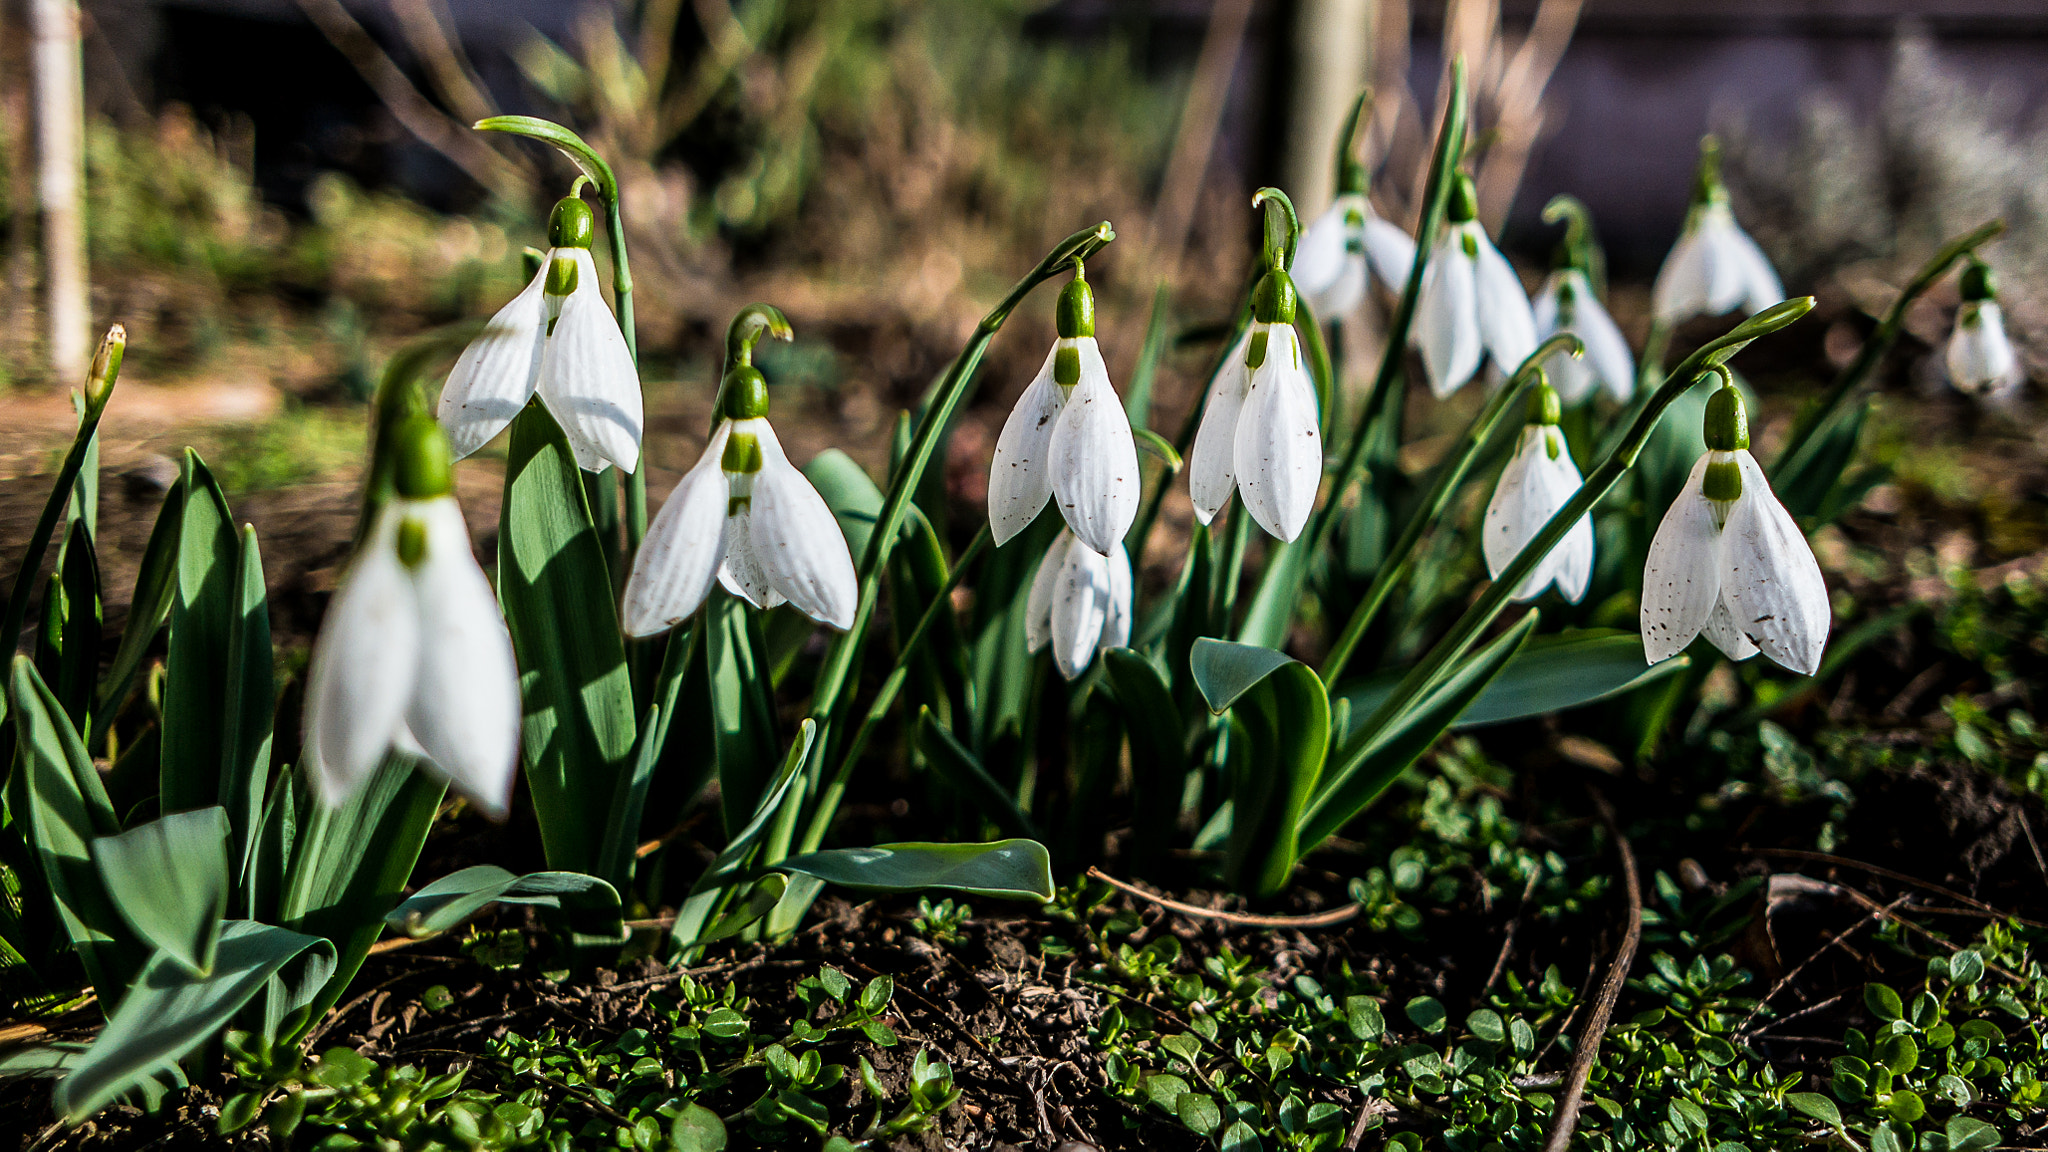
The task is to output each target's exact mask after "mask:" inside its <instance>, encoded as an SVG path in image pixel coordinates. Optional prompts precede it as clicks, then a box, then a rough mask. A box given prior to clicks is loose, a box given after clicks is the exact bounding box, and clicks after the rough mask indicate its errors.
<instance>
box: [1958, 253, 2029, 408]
mask: <svg viewBox="0 0 2048 1152" xmlns="http://www.w3.org/2000/svg"><path fill="white" fill-rule="evenodd" d="M1942 362H1943V365H1944V366H1945V367H1946V368H1947V369H1948V380H1949V383H1950V384H1953V385H1954V386H1955V388H1956V390H1957V391H1958V392H1967V393H1969V394H1971V395H1973V396H1980V397H1983V398H1984V399H1987V400H1996V399H2001V398H2003V397H2005V396H2008V395H2011V394H2012V392H2013V391H2014V390H2015V389H2017V388H2018V387H2019V386H2020V385H2021V384H2023V383H2025V382H2026V372H2025V370H2024V369H2022V368H2021V367H2020V359H2019V356H2018V355H2016V354H2015V353H2014V352H2013V347H2012V341H2011V339H2009V338H2008V337H2007V336H2006V334H2005V317H2004V316H2003V315H2002V314H2001V313H2000V311H1999V307H1998V290H1997V286H1996V285H1995V284H1994V282H1993V280H1992V276H1991V268H1990V266H1989V265H1987V264H1985V263H1984V262H1983V261H1981V260H1977V259H1975V258H1972V259H1971V261H1970V264H1969V266H1968V267H1966V268H1965V269H1963V304H1962V307H1961V308H1958V309H1957V310H1956V327H1955V331H1954V332H1953V333H1951V334H1950V335H1949V338H1948V350H1947V352H1946V353H1945V354H1944V355H1943V357H1942Z"/></svg>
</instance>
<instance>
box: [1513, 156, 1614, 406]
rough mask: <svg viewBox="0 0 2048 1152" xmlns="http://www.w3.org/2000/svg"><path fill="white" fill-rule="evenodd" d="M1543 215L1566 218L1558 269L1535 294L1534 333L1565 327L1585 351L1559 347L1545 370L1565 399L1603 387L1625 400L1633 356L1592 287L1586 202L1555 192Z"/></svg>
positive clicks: (1539, 334)
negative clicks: (1583, 353)
mask: <svg viewBox="0 0 2048 1152" xmlns="http://www.w3.org/2000/svg"><path fill="white" fill-rule="evenodd" d="M1543 218H1544V219H1545V220H1547V221H1553V222H1554V221H1556V220H1559V219H1563V220H1565V221H1566V229H1565V239H1564V243H1563V244H1561V245H1559V246H1558V264H1557V269H1556V270H1555V271H1553V272H1552V273H1551V274H1550V278H1549V279H1548V280H1546V281H1544V283H1543V288H1542V290H1540V291H1539V292H1537V294H1536V301H1535V316H1536V338H1537V339H1538V340H1548V339H1549V338H1550V337H1552V336H1555V335H1556V334H1558V333H1559V332H1569V333H1571V334H1572V335H1574V336H1577V337H1578V338H1579V342H1580V343H1581V344H1583V345H1584V346H1585V355H1584V356H1573V355H1572V354H1571V353H1569V352H1557V353H1554V354H1552V355H1550V356H1548V357H1546V358H1545V359H1544V364H1543V367H1544V370H1545V371H1546V372H1548V373H1549V375H1550V382H1551V384H1552V385H1554V386H1555V387H1556V388H1557V395H1558V397H1559V399H1561V400H1562V401H1563V402H1564V403H1566V404H1578V403H1580V402H1581V401H1583V400H1585V399H1586V398H1587V397H1589V396H1591V395H1592V394H1593V391H1594V389H1595V388H1604V389H1606V391H1607V394H1608V395H1609V396H1611V397H1613V398H1614V400H1615V402H1616V403H1626V402H1627V401H1628V398H1629V397H1630V396H1631V395H1633V394H1634V392H1635V386H1636V362H1635V357H1634V356H1633V355H1631V354H1630V353H1629V349H1628V341H1627V340H1626V339H1624V338H1623V337H1622V334H1621V329H1620V328H1618V327H1616V326H1615V323H1614V319H1613V317H1611V316H1609V315H1608V314H1607V309H1606V308H1604V307H1602V306H1601V304H1600V297H1599V294H1598V293H1596V292H1595V291H1594V284H1593V268H1594V260H1595V252H1594V249H1593V246H1592V244H1593V241H1592V234H1591V233H1592V223H1591V220H1590V217H1589V216H1588V214H1587V212H1586V206H1585V205H1584V204H1581V203H1579V201H1577V200H1575V199H1573V198H1572V197H1570V196H1559V197H1557V198H1556V199H1554V200H1552V201H1551V202H1550V203H1549V204H1548V205H1547V206H1545V208H1544V209H1543Z"/></svg>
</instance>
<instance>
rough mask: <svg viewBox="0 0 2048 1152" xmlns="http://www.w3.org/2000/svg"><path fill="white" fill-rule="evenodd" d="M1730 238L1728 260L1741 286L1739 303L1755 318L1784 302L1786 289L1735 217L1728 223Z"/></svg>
mask: <svg viewBox="0 0 2048 1152" xmlns="http://www.w3.org/2000/svg"><path fill="white" fill-rule="evenodd" d="M1727 235H1728V239H1727V241H1726V243H1727V249H1728V259H1729V262H1730V263H1731V264H1733V265H1734V268H1735V276H1736V279H1737V280H1738V281H1740V282H1741V285H1742V287H1741V298H1740V301H1739V302H1740V303H1741V305H1742V310H1743V312H1745V313H1747V314H1749V315H1752V316H1753V315H1755V314H1756V313H1758V312H1761V311H1763V310H1764V309H1766V308H1769V307H1770V306H1771V305H1773V304H1776V303H1778V302H1779V301H1780V300H1783V299H1784V298H1785V286H1784V284H1783V283H1781V282H1780V281H1779V280H1778V270H1777V269H1775V268H1773V267H1771V261H1770V258H1769V257H1767V256H1765V255H1764V250H1763V249H1761V248H1759V247H1757V244H1756V241H1755V240H1752V239H1750V237H1749V233H1747V232H1744V231H1743V230H1742V226H1741V225H1739V224H1737V223H1736V222H1735V218H1734V217H1733V216H1730V217H1729V219H1728V234H1727Z"/></svg>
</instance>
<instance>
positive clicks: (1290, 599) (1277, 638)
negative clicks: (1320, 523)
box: [1237, 540, 1315, 648]
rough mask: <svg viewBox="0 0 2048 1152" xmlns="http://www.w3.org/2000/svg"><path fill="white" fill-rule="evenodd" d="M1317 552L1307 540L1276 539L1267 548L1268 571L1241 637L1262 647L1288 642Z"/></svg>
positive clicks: (1262, 577)
mask: <svg viewBox="0 0 2048 1152" xmlns="http://www.w3.org/2000/svg"><path fill="white" fill-rule="evenodd" d="M1314 561H1315V552H1314V551H1313V550H1312V549H1311V548H1310V547H1309V545H1308V541H1306V540H1295V541H1291V542H1288V543H1280V542H1277V541H1276V542H1275V543H1274V544H1273V545H1272V547H1270V548H1268V549H1267V550H1266V570H1265V571H1264V572H1263V573H1262V574H1261V575H1260V576H1259V587H1258V590H1257V591H1255V592H1253V593H1252V603H1251V607H1249V608H1247V609H1245V613H1244V623H1243V624H1242V625H1240V626H1239V627H1238V630H1237V638H1238V639H1239V640H1240V641H1242V642H1243V643H1246V644H1256V645H1258V646H1259V647H1261V648H1278V647H1280V646H1281V645H1282V644H1285V643H1286V642H1287V629H1288V628H1289V627H1290V626H1291V625H1292V624H1293V622H1294V614H1295V612H1296V611H1298V610H1299V609H1300V608H1301V596H1302V589H1303V588H1305V587H1306V586H1307V584H1308V570H1309V567H1310V565H1311V564H1313V563H1314Z"/></svg>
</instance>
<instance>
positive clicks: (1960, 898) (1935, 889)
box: [1747, 848, 2048, 928]
mask: <svg viewBox="0 0 2048 1152" xmlns="http://www.w3.org/2000/svg"><path fill="white" fill-rule="evenodd" d="M1747 851H1750V852H1753V853H1755V854H1756V855H1758V856H1784V857H1788V858H1790V859H1793V860H1812V861H1814V862H1815V863H1817V864H1835V865H1839V866H1841V867H1843V868H1854V869H1856V870H1857V871H1859V872H1868V873H1870V874H1871V875H1872V876H1882V877H1884V878H1885V879H1887V880H1896V881H1898V882H1899V883H1901V884H1911V885H1912V886H1913V887H1915V888H1918V889H1920V890H1921V891H1923V892H1932V893H1934V894H1936V895H1937V896H1946V897H1948V898H1949V899H1951V900H1954V901H1956V902H1957V903H1959V904H1968V905H1969V906H1970V907H1972V908H1975V909H1978V910H1979V911H1983V912H1990V913H1993V914H1995V915H1996V916H1998V917H1999V918H2000V919H2002V920H2014V921H2018V922H2019V923H2021V924H2025V925H2026V926H2027V927H2029V928H2048V924H2040V923H2036V922H2035V921H2032V920H2026V919H2022V918H2020V917H2018V916H2015V915H2013V914H2012V913H2010V912H2007V911H2005V910H2004V909H2002V908H1995V907H1993V906H1992V905H1989V904H1986V903H1985V902H1983V901H1982V900H1979V899H1976V898H1975V897H1972V896H1965V895H1963V894H1962V893H1961V892H1958V891H1956V890H1955V889H1953V888H1943V887H1942V886H1941V885H1939V884H1936V883H1933V882H1931V881H1928V880H1922V879H1920V878H1919V877H1917V876H1908V875H1906V874H1905V873H1904V872H1894V871H1892V870H1891V869H1889V868H1886V867H1883V866H1881V865H1877V864H1866V863H1864V862H1863V861H1861V860H1851V859H1850V858H1849V857H1847V856H1831V855H1829V854H1828V853H1826V852H1808V851H1806V850H1805V849H1803V848H1750V849H1747Z"/></svg>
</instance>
